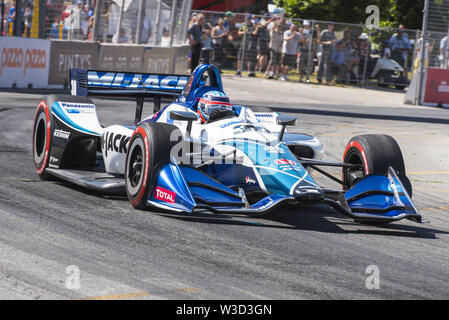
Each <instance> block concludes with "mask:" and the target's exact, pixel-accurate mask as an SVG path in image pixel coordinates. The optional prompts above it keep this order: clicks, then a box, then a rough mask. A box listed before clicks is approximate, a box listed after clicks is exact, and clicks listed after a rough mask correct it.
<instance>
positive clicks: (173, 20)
mask: <svg viewBox="0 0 449 320" xmlns="http://www.w3.org/2000/svg"><path fill="white" fill-rule="evenodd" d="M177 5H178V1H177V0H173V5H172V8H171V17H170V44H169V47H170V48H171V47H172V46H173V37H174V32H175V23H176V6H177Z"/></svg>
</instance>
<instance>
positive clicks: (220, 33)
mask: <svg viewBox="0 0 449 320" xmlns="http://www.w3.org/2000/svg"><path fill="white" fill-rule="evenodd" d="M192 15H193V16H194V19H196V18H197V17H198V16H199V15H204V17H205V22H204V25H203V30H204V35H203V36H204V39H203V42H202V44H203V46H209V45H212V46H213V47H214V49H215V64H216V65H217V66H218V67H220V68H222V69H223V71H224V72H232V73H235V74H237V75H241V74H242V73H243V74H244V75H248V76H264V77H267V78H273V79H281V80H295V81H312V79H313V81H318V82H320V81H321V82H325V81H326V82H332V81H337V82H338V83H347V84H362V85H363V84H367V83H373V84H378V85H380V86H391V85H392V86H396V87H397V88H404V87H405V86H406V85H407V84H408V82H409V79H410V76H411V74H412V73H413V71H414V60H415V56H416V54H417V50H416V43H417V42H418V36H419V32H418V30H407V29H405V28H402V27H401V28H382V29H372V30H369V29H368V28H366V26H365V25H359V24H347V23H346V24H345V23H336V22H328V21H317V20H313V19H288V18H286V17H282V16H277V15H270V14H265V15H251V14H232V15H231V14H228V15H226V14H225V13H223V12H212V11H198V10H194V11H193V13H192ZM292 24H294V25H295V26H294V27H292ZM329 24H331V25H332V26H329ZM190 26H192V24H191V25H190ZM294 32H296V33H297V34H298V36H294V37H292V33H294ZM285 38H291V39H288V40H286V39H285ZM329 41H330V42H329Z"/></svg>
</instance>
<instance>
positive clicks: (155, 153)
mask: <svg viewBox="0 0 449 320" xmlns="http://www.w3.org/2000/svg"><path fill="white" fill-rule="evenodd" d="M176 130H177V131H178V133H176V134H173V132H174V131H176ZM172 136H175V137H176V138H177V139H178V138H180V137H182V134H181V132H180V131H179V129H178V128H177V127H176V126H174V125H170V124H166V123H155V122H144V123H142V124H140V125H139V126H138V127H137V128H136V129H135V130H134V133H133V135H132V137H131V140H130V141H129V145H128V151H127V153H126V165H125V185H126V193H127V195H128V199H129V201H130V202H131V204H132V205H133V206H134V207H135V208H137V209H144V208H145V206H146V203H147V200H148V198H149V195H150V192H151V190H153V188H154V184H155V183H156V180H157V169H158V167H159V166H160V165H161V164H164V163H166V162H168V161H170V151H171V149H172V147H173V146H174V145H175V144H176V143H178V141H179V139H178V140H177V141H171V140H170V137H172Z"/></svg>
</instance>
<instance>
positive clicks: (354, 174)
mask: <svg viewBox="0 0 449 320" xmlns="http://www.w3.org/2000/svg"><path fill="white" fill-rule="evenodd" d="M345 163H348V164H355V165H359V166H361V168H345V171H344V172H345V174H344V182H345V183H346V184H347V185H348V186H349V187H351V186H353V185H354V184H355V183H357V181H358V180H360V179H361V178H363V177H364V176H365V171H364V169H363V168H364V163H363V159H362V157H361V156H360V154H359V153H358V152H357V151H355V150H352V151H351V150H350V151H349V152H348V154H347V156H346V158H345Z"/></svg>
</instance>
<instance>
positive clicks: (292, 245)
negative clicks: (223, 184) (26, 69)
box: [0, 78, 449, 299]
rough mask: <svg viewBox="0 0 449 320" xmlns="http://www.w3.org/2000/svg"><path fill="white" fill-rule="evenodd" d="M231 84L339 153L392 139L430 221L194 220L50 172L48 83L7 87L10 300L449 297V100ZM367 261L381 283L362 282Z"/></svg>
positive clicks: (319, 214) (2, 139) (3, 232)
mask: <svg viewBox="0 0 449 320" xmlns="http://www.w3.org/2000/svg"><path fill="white" fill-rule="evenodd" d="M225 86H226V88H229V90H227V92H228V94H229V95H230V96H231V98H233V102H237V103H246V104H250V105H255V106H258V107H262V108H259V109H260V110H277V111H281V112H282V113H286V114H295V115H297V116H298V125H297V128H295V130H297V131H303V132H308V133H311V134H314V135H317V136H318V137H319V138H320V139H321V140H322V142H323V143H324V145H325V150H326V152H325V156H324V157H325V159H329V160H341V156H342V153H343V150H344V147H345V144H346V143H347V141H348V140H349V139H350V138H351V137H352V136H353V135H356V134H362V133H373V132H378V133H388V134H390V135H392V136H393V137H395V138H396V139H397V140H398V141H399V143H400V144H401V147H402V149H403V153H404V157H405V160H406V167H407V171H408V172H409V176H410V179H411V181H412V184H413V186H414V199H415V202H416V205H417V207H418V208H419V209H420V211H421V213H422V215H423V216H424V218H425V219H426V220H428V221H429V223H426V224H417V223H414V222H411V221H408V220H403V221H399V222H396V223H393V224H390V225H387V226H384V227H375V226H365V225H360V224H357V223H355V222H353V221H352V220H350V219H348V218H346V217H343V216H341V215H339V214H337V213H336V212H334V211H332V210H330V209H327V208H326V207H319V208H311V207H304V208H297V209H296V210H291V209H287V208H281V209H279V210H276V211H275V212H274V213H273V214H272V215H271V216H269V217H267V218H264V219H254V218H252V219H249V218H241V217H230V218H227V219H226V218H223V219H209V218H204V217H198V218H183V217H180V216H171V215H166V214H161V213H157V212H151V211H138V210H135V209H133V208H132V207H131V205H130V204H129V202H128V201H127V199H124V198H113V197H102V196H99V195H97V194H93V193H89V192H86V191H84V190H82V189H79V188H77V187H74V186H71V185H70V184H67V183H63V182H60V181H45V182H44V181H41V180H40V179H39V178H38V176H37V175H36V173H35V171H34V168H33V164H32V160H31V129H32V124H33V117H34V112H35V108H36V106H37V103H38V101H39V99H40V97H41V95H40V94H29V93H28V94H24V93H17V92H4V91H3V92H0V172H1V174H0V299H73V298H93V299H360V298H361V299H408V298H410V299H429V298H437V299H447V298H449V281H447V279H448V278H449V215H448V212H449V201H448V198H449V187H448V186H449V160H448V159H449V136H448V135H449V126H448V124H449V110H443V109H436V108H423V107H411V106H404V105H402V103H401V99H402V94H400V93H397V92H380V91H375V90H363V89H353V88H349V89H347V88H329V87H327V88H326V87H324V86H320V87H318V86H306V85H298V84H290V83H282V84H281V83H276V82H273V81H267V80H260V79H255V80H253V81H249V80H248V79H233V78H226V79H225ZM274 86H276V92H274V90H273V87H274ZM264 95H265V96H266V97H263V96H264ZM95 102H96V103H97V106H98V112H99V118H100V121H101V122H102V123H103V124H104V125H110V124H113V123H123V122H125V123H126V122H127V120H129V121H128V123H131V122H132V119H133V117H134V104H133V103H132V102H123V101H122V102H116V101H112V100H100V99H96V100H95ZM266 107H268V108H266ZM332 173H333V174H335V175H338V171H335V170H334V171H332ZM315 177H316V178H317V179H318V180H319V181H320V183H322V184H325V183H326V181H327V180H324V179H321V178H319V177H318V176H315ZM330 185H331V186H335V185H332V184H330ZM370 265H375V266H377V267H378V268H379V275H380V288H379V289H371V290H370V289H367V287H366V286H365V284H366V279H367V277H368V276H369V274H367V273H366V268H367V267H368V266H370ZM68 266H76V267H77V268H79V270H80V287H79V289H73V288H72V289H70V286H69V287H68V286H67V284H70V282H67V280H68V279H69V280H70V278H69V277H70V275H71V274H70V270H71V269H70V268H69V269H67V267H68ZM66 271H67V272H69V273H66Z"/></svg>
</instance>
